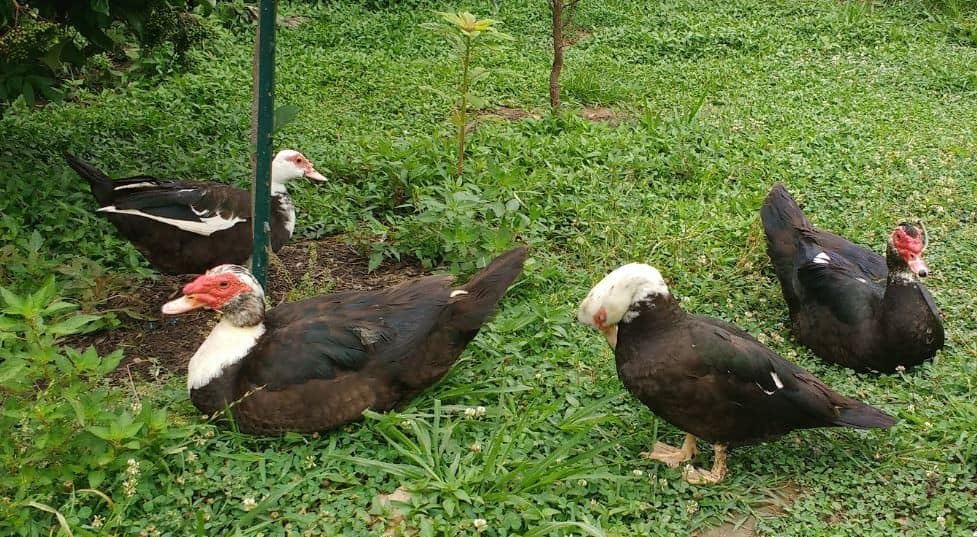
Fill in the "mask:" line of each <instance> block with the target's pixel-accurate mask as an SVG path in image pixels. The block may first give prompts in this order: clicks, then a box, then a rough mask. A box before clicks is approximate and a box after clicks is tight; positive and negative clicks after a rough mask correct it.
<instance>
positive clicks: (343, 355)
mask: <svg viewBox="0 0 977 537" xmlns="http://www.w3.org/2000/svg"><path fill="white" fill-rule="evenodd" d="M447 281H450V278H444V277H429V278H425V279H422V280H418V281H415V282H411V284H410V285H408V286H401V287H397V288H393V289H387V290H383V291H377V292H370V293H342V294H339V295H336V296H335V297H318V298H313V299H309V300H308V301H302V302H294V303H291V304H284V305H282V306H279V307H278V308H276V309H275V310H273V311H272V312H271V315H272V317H273V320H272V321H271V322H272V323H274V326H275V327H274V328H273V330H272V331H271V332H270V333H269V336H268V337H266V338H264V339H263V340H262V342H261V343H259V347H256V349H255V350H254V352H253V356H254V359H251V360H249V361H248V363H246V364H245V366H244V367H245V368H247V369H246V370H244V371H243V373H244V376H245V377H247V378H249V379H251V381H252V382H254V383H257V384H264V385H267V386H268V387H269V388H270V389H283V388H285V387H287V386H291V385H295V384H301V383H303V382H306V381H308V380H310V379H331V378H335V377H336V376H337V375H339V374H340V373H341V372H344V371H362V370H364V369H369V370H370V371H371V372H372V373H371V374H375V375H376V376H378V377H384V378H387V379H396V378H397V377H398V376H399V375H400V374H401V373H402V370H403V368H404V367H407V366H406V365H405V364H404V361H405V359H406V358H407V357H409V356H411V355H412V354H413V353H415V352H417V351H418V349H420V348H422V347H423V343H424V342H425V340H427V339H428V338H429V337H430V335H431V334H432V332H434V331H435V329H436V327H437V324H438V323H439V322H441V321H442V318H441V313H442V311H443V310H444V308H445V306H446V305H447V303H448V299H449V294H448V293H449V292H448V289H447V286H446V282H447ZM337 297H338V298H339V300H337V299H336V298H337Z"/></svg>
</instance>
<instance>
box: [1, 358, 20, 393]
mask: <svg viewBox="0 0 977 537" xmlns="http://www.w3.org/2000/svg"><path fill="white" fill-rule="evenodd" d="M25 367H27V363H26V362H25V361H24V360H23V359H20V358H12V357H9V356H8V357H7V358H5V359H4V360H3V361H0V386H3V387H8V388H13V387H18V388H19V387H21V386H22V385H23V379H22V378H21V377H22V376H23V374H24V368H25Z"/></svg>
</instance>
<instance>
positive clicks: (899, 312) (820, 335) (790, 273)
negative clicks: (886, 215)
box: [760, 185, 944, 373]
mask: <svg viewBox="0 0 977 537" xmlns="http://www.w3.org/2000/svg"><path fill="white" fill-rule="evenodd" d="M760 217H761V220H762V221H763V228H764V232H765V233H766V237H767V253H768V254H769V255H770V260H771V261H772V262H773V266H774V271H775V272H776V273H777V279H778V280H780V287H781V290H782V291H783V295H784V300H785V301H786V302H787V309H788V310H789V311H790V318H791V321H792V328H793V331H794V334H795V336H796V337H797V339H798V341H800V342H801V343H803V344H804V345H806V346H807V347H810V349H811V350H812V351H814V354H816V355H817V356H818V357H820V358H822V359H823V360H826V361H829V362H832V363H836V364H839V365H843V366H846V367H850V368H852V369H855V370H858V371H878V372H886V373H891V372H894V371H896V370H900V369H908V368H911V367H914V366H917V365H919V364H921V363H923V362H925V361H927V360H930V359H932V358H933V357H934V356H935V355H936V352H937V351H938V350H939V349H941V348H942V347H943V342H944V332H943V320H942V317H941V315H940V312H939V310H938V309H937V307H936V304H935V303H934V301H933V297H932V296H931V295H930V293H929V291H928V290H927V289H926V287H925V286H924V285H923V283H922V282H921V281H920V278H921V277H923V276H926V275H928V274H929V273H930V270H929V268H928V267H927V266H926V263H925V262H924V261H923V253H924V252H925V251H926V248H927V246H928V245H929V239H928V236H927V233H926V228H925V227H924V226H923V225H922V223H919V225H918V226H917V225H914V224H911V223H908V222H903V223H901V224H899V225H898V226H897V227H896V228H895V229H894V230H893V231H892V233H891V234H890V235H889V238H888V240H887V241H886V254H885V256H884V257H883V256H881V255H879V254H877V253H875V252H872V251H871V250H868V249H866V248H863V247H861V246H857V245H855V244H852V243H851V242H849V241H848V240H846V239H845V238H843V237H841V236H838V235H835V234H834V233H831V232H828V231H823V230H820V229H817V228H815V227H814V226H813V225H812V224H811V222H810V221H808V219H807V217H806V216H805V215H804V213H803V212H801V209H800V207H798V206H797V203H796V202H795V201H794V199H793V198H792V197H791V196H790V194H789V193H788V192H787V190H786V189H785V188H784V187H783V185H776V186H774V188H773V190H771V192H770V194H769V195H768V196H767V199H766V200H765V201H764V203H763V207H762V208H761V209H760Z"/></svg>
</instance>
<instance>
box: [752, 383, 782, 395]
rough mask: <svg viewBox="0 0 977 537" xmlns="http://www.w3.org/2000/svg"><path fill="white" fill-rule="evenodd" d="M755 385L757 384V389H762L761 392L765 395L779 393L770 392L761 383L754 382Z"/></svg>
mask: <svg viewBox="0 0 977 537" xmlns="http://www.w3.org/2000/svg"><path fill="white" fill-rule="evenodd" d="M753 384H756V387H757V388H760V391H761V392H763V393H765V394H767V395H773V394H775V393H777V390H770V391H769V392H768V391H767V390H766V389H765V388H764V387H763V386H762V385H760V383H759V382H754V383H753Z"/></svg>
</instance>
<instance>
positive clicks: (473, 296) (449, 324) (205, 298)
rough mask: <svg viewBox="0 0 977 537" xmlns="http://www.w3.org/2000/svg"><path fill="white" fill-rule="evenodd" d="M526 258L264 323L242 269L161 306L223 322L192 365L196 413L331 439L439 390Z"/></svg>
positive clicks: (520, 254)
mask: <svg viewBox="0 0 977 537" xmlns="http://www.w3.org/2000/svg"><path fill="white" fill-rule="evenodd" d="M526 254H527V250H526V249H525V248H516V249H513V250H510V251H509V252H506V253H504V254H502V255H501V256H499V257H497V258H496V259H495V260H494V261H492V263H490V264H489V265H488V266H487V267H485V268H484V269H482V270H481V271H480V272H478V273H477V274H475V275H474V276H473V277H472V278H471V279H470V280H469V281H468V283H466V284H464V285H461V286H453V285H452V278H451V277H450V276H428V277H424V278H418V279H414V280H410V281H407V282H404V283H402V284H400V285H397V286H395V287H391V288H388V289H383V290H380V291H369V292H360V291H345V292H340V293H334V294H331V295H326V296H319V297H313V298H309V299H306V300H301V301H298V302H291V303H287V304H282V305H280V306H278V307H276V308H274V309H272V310H270V311H268V312H267V313H266V312H265V301H264V292H263V291H262V289H261V286H260V285H259V284H258V282H257V281H256V280H255V279H254V277H253V276H252V275H251V273H250V272H248V270H247V269H245V268H244V267H240V266H236V265H223V266H219V267H216V268H214V269H211V270H210V271H208V272H207V273H206V274H204V275H202V276H200V277H198V278H197V279H195V280H194V281H192V282H190V283H189V284H187V285H186V286H185V287H184V288H183V297H181V298H178V299H176V300H173V301H170V302H168V303H166V304H165V305H164V306H163V313H166V314H177V313H183V312H186V311H190V310H193V309H197V308H207V309H212V310H216V311H218V312H220V313H221V314H222V315H221V320H220V322H219V323H218V324H217V326H215V327H214V329H213V331H212V332H211V333H210V335H209V336H208V337H207V339H206V340H205V341H204V342H203V344H202V345H200V348H199V349H197V352H196V354H194V355H193V357H192V358H191V359H190V365H189V371H188V375H187V385H188V387H189V389H190V399H191V401H193V404H194V405H195V406H196V407H197V408H198V409H199V410H200V411H201V412H203V413H205V414H213V413H216V412H219V411H222V410H224V409H225V408H228V407H230V408H231V414H232V415H233V418H234V420H235V422H236V423H237V426H238V428H239V429H240V430H241V431H242V432H246V433H253V434H278V433H283V432H286V431H296V432H313V431H322V430H327V429H333V428H335V427H338V426H340V425H343V424H345V423H349V422H351V421H355V420H358V419H359V418H360V416H361V415H362V413H363V411H364V410H366V409H372V410H376V411H385V410H389V409H391V408H393V407H395V406H396V405H398V404H400V403H404V402H406V401H409V400H410V399H411V398H413V397H414V396H416V395H417V394H418V393H420V392H421V390H423V389H425V388H427V387H428V386H430V385H432V384H434V383H435V382H437V381H438V380H439V379H440V378H441V377H442V376H443V375H444V374H445V373H446V372H447V371H448V369H449V368H451V366H452V365H453V364H454V363H455V361H456V360H457V359H458V357H459V356H460V355H461V353H462V351H464V350H465V346H466V345H467V344H468V342H469V341H471V340H472V338H474V337H475V335H476V334H478V331H479V329H480V328H481V326H482V324H484V323H485V322H486V320H487V319H488V318H489V316H490V315H491V314H492V313H493V312H494V311H495V308H496V305H497V304H498V302H499V300H500V299H501V298H502V295H503V294H504V293H505V291H506V289H508V287H509V286H510V285H511V284H512V282H513V281H515V279H516V278H517V277H518V276H519V274H520V272H521V271H522V265H523V262H524V261H525V259H526Z"/></svg>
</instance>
